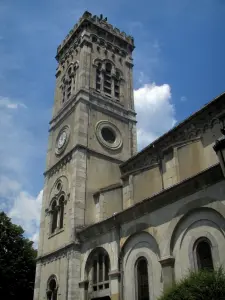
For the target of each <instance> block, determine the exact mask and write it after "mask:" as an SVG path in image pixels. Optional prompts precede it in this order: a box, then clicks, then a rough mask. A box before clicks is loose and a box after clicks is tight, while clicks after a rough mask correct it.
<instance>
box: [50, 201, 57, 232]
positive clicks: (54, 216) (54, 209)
mask: <svg viewBox="0 0 225 300" xmlns="http://www.w3.org/2000/svg"><path fill="white" fill-rule="evenodd" d="M51 213H52V226H51V233H54V232H55V231H56V228H57V219H58V207H57V202H56V200H54V201H53V202H52V207H51Z"/></svg>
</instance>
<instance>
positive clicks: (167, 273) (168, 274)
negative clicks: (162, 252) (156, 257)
mask: <svg viewBox="0 0 225 300" xmlns="http://www.w3.org/2000/svg"><path fill="white" fill-rule="evenodd" d="M159 262H160V263H161V266H162V273H163V288H164V290H166V289H167V288H169V287H171V286H172V285H173V283H174V262H175V259H174V257H173V256H168V257H163V258H162V259H161V260H160V261H159Z"/></svg>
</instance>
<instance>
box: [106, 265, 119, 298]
mask: <svg viewBox="0 0 225 300" xmlns="http://www.w3.org/2000/svg"><path fill="white" fill-rule="evenodd" d="M109 278H110V287H111V300H119V299H120V298H121V297H120V272H119V271H118V270H114V271H111V272H110V273H109Z"/></svg>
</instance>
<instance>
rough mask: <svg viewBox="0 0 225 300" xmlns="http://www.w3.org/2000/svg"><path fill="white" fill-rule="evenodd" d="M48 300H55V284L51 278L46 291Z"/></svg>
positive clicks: (54, 280)
mask: <svg viewBox="0 0 225 300" xmlns="http://www.w3.org/2000/svg"><path fill="white" fill-rule="evenodd" d="M47 298H48V300H57V283H56V279H55V278H51V279H50V280H49V283H48V289H47Z"/></svg>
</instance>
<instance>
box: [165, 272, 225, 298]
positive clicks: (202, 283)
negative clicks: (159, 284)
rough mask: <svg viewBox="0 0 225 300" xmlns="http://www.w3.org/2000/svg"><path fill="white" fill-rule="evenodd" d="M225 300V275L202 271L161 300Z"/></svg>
mask: <svg viewBox="0 0 225 300" xmlns="http://www.w3.org/2000/svg"><path fill="white" fill-rule="evenodd" d="M201 299H202V300H203V299H204V300H224V299H225V273H224V271H223V270H222V268H220V269H218V270H217V271H213V272H210V271H206V270H202V271H199V272H197V273H194V272H191V273H190V274H189V276H187V277H186V278H184V279H183V280H181V281H180V282H179V283H177V284H175V285H174V286H173V287H172V288H170V289H169V290H167V291H166V292H165V293H164V295H163V296H162V297H160V298H159V300H201Z"/></svg>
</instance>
